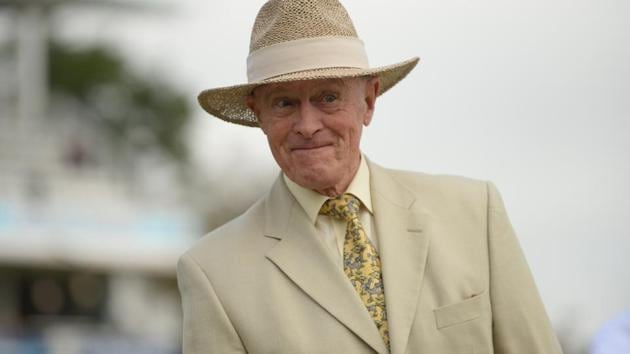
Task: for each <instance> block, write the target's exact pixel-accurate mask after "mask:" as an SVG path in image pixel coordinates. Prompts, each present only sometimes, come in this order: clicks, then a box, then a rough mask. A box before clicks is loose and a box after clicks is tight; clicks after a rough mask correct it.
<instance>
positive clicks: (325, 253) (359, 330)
mask: <svg viewBox="0 0 630 354" xmlns="http://www.w3.org/2000/svg"><path fill="white" fill-rule="evenodd" d="M265 203H266V207H265V209H266V222H265V231H264V232H265V236H267V237H272V238H276V239H278V240H279V241H280V242H278V243H277V244H276V245H275V246H274V247H273V248H272V249H270V250H269V251H268V253H267V258H268V259H269V260H271V261H272V262H273V263H274V264H275V265H276V266H277V267H278V268H280V270H281V271H282V272H283V273H285V274H286V276H287V277H289V278H290V279H291V280H292V281H293V282H294V283H295V284H296V285H297V286H298V287H300V288H301V289H302V291H304V292H305V293H306V294H307V295H308V296H309V297H310V298H311V299H313V301H315V302H316V303H318V304H319V305H320V306H321V307H322V308H324V309H325V310H326V311H327V312H329V313H330V314H331V315H332V316H334V317H335V318H336V319H337V320H338V321H339V322H341V323H343V324H344V325H345V326H346V327H347V328H348V329H350V330H351V331H352V332H354V333H355V334H356V335H357V336H358V337H359V338H361V339H362V340H363V341H364V342H365V343H367V344H368V345H369V346H370V347H372V348H373V349H374V350H375V351H377V352H378V353H387V348H386V346H385V343H384V342H383V340H382V338H381V337H380V335H379V333H378V330H377V329H376V326H375V325H374V322H373V320H372V319H371V318H370V315H369V314H368V312H367V311H366V309H365V306H364V305H363V303H362V302H361V300H360V298H359V297H358V296H357V294H356V292H355V290H354V289H353V288H352V285H351V284H350V282H349V281H348V279H347V278H346V276H345V274H344V273H343V270H341V269H340V268H339V267H338V266H337V264H336V263H335V262H334V260H333V258H332V256H331V255H330V251H329V250H328V249H326V247H325V245H324V243H323V242H321V240H320V237H319V236H318V235H317V234H316V231H315V227H314V226H313V224H312V223H311V222H310V220H309V219H308V217H307V215H306V213H305V212H304V211H303V210H302V208H301V207H300V206H299V204H298V203H297V201H295V199H294V198H293V196H292V195H291V193H290V192H289V190H288V189H287V187H286V185H285V184H284V181H282V178H281V177H280V178H278V179H277V180H276V183H275V184H274V186H273V188H272V190H271V193H270V195H269V196H268V197H267V200H266V201H265Z"/></svg>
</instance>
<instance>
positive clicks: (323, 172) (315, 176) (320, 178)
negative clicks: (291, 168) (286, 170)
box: [289, 168, 335, 190]
mask: <svg viewBox="0 0 630 354" xmlns="http://www.w3.org/2000/svg"><path fill="white" fill-rule="evenodd" d="M289 178H291V180H293V181H294V182H295V183H297V184H299V185H300V186H302V187H304V188H308V189H316V190H322V189H326V188H329V187H330V186H333V185H334V184H335V181H334V178H332V176H331V174H330V173H329V171H328V169H327V168H322V169H318V168H309V169H302V170H300V171H299V172H297V171H296V173H293V174H292V176H291V175H289Z"/></svg>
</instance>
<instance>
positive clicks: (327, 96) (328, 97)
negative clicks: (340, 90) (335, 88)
mask: <svg viewBox="0 0 630 354" xmlns="http://www.w3.org/2000/svg"><path fill="white" fill-rule="evenodd" d="M335 101H337V95H335V94H332V93H327V94H325V95H323V96H322V102H324V103H333V102H335Z"/></svg>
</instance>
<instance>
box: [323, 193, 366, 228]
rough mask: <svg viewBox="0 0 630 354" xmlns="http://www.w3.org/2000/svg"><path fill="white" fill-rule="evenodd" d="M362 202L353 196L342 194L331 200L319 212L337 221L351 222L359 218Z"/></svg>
mask: <svg viewBox="0 0 630 354" xmlns="http://www.w3.org/2000/svg"><path fill="white" fill-rule="evenodd" d="M360 207H361V202H360V201H359V199H358V198H357V197H355V196H353V195H352V194H348V193H346V194H342V195H340V196H338V197H335V198H330V199H328V200H327V201H326V202H324V205H322V208H321V209H320V210H319V213H320V214H323V215H328V216H332V217H334V218H336V219H340V220H345V221H350V220H353V219H356V218H358V217H359V208H360Z"/></svg>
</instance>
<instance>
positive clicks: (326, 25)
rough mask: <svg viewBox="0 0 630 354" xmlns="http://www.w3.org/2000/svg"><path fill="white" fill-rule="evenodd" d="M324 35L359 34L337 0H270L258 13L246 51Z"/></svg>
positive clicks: (349, 35)
mask: <svg viewBox="0 0 630 354" xmlns="http://www.w3.org/2000/svg"><path fill="white" fill-rule="evenodd" d="M326 36H347V37H358V36H357V32H356V30H355V29H354V25H353V24H352V20H351V19H350V16H348V12H347V11H346V9H345V8H344V7H343V6H342V5H341V4H340V3H339V2H338V1H334V0H320V1H313V0H272V1H269V2H267V3H265V4H264V5H263V7H262V8H261V9H260V11H259V12H258V16H257V17H256V21H255V22H254V28H253V29H252V36H251V41H250V45H249V51H250V53H251V52H254V51H256V50H258V49H261V48H263V47H267V46H270V45H273V44H277V43H282V42H286V41H292V40H299V39H303V38H315V37H326Z"/></svg>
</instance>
